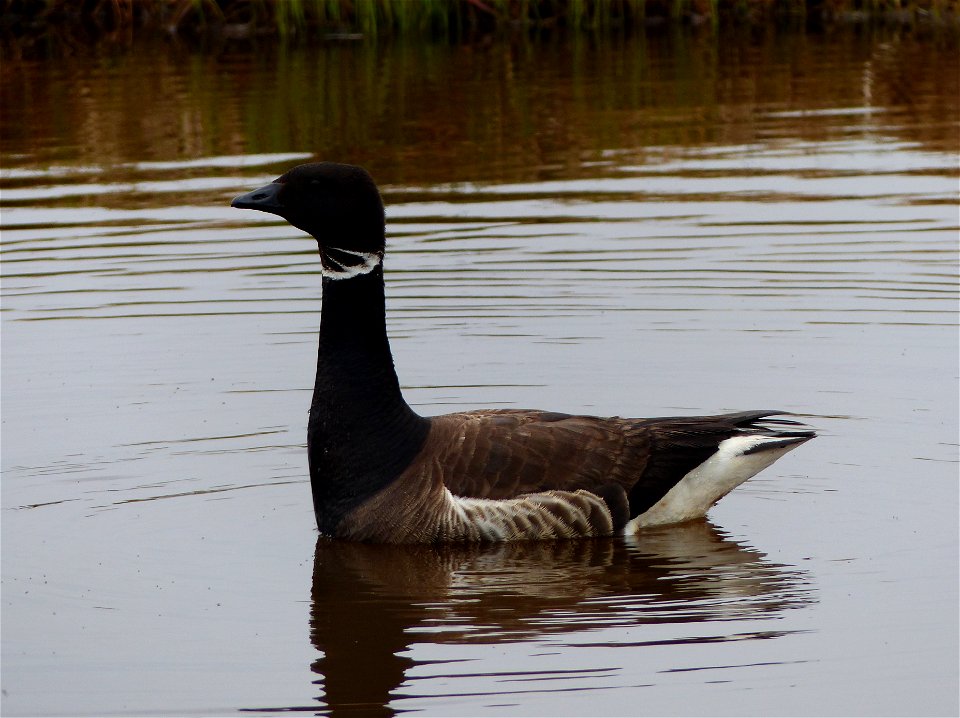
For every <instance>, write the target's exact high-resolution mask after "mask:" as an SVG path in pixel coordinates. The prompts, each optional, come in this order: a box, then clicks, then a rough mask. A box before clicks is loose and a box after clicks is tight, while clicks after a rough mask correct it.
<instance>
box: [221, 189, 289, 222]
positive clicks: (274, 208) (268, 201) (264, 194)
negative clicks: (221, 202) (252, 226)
mask: <svg viewBox="0 0 960 718" xmlns="http://www.w3.org/2000/svg"><path fill="white" fill-rule="evenodd" d="M281 189H283V185H282V184H280V183H279V182H271V183H270V184H268V185H264V186H263V187H261V188H260V189H255V190H253V191H252V192H247V193H246V194H242V195H240V196H239V197H236V198H235V199H234V200H233V202H231V203H230V206H231V207H236V208H238V209H258V210H260V211H261V212H270V213H271V214H279V215H281V216H282V214H283V209H284V207H283V202H281V201H280V190H281Z"/></svg>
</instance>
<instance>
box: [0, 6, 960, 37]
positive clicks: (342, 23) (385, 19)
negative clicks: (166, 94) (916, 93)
mask: <svg viewBox="0 0 960 718" xmlns="http://www.w3.org/2000/svg"><path fill="white" fill-rule="evenodd" d="M958 6H960V0H0V8H2V14H0V32H2V35H3V37H4V39H5V40H10V39H13V40H16V39H18V38H23V37H34V38H36V37H43V36H44V35H45V34H54V35H57V34H64V33H69V34H71V35H72V36H73V40H74V41H77V40H79V41H83V40H85V39H86V40H90V41H93V42H97V41H110V40H126V41H132V40H133V39H135V38H139V37H143V36H145V35H151V34H153V35H157V34H170V35H176V36H187V37H191V36H192V37H201V38H202V37H205V36H214V37H227V38H232V39H237V38H241V39H242V38H253V37H263V36H272V37H277V38H281V39H291V38H307V39H310V38H331V37H339V38H343V37H356V36H361V35H362V36H365V37H380V36H431V37H460V36H467V35H469V34H476V33H490V32H497V31H502V30H505V29H518V28H519V29H523V28H530V29H537V28H563V29H566V30H574V31H589V32H611V31H622V30H624V29H629V28H636V27H649V26H662V25H667V24H672V25H695V26H706V27H712V28H718V27H721V26H730V25H735V26H757V25H768V24H777V25H781V24H785V23H790V24H794V25H800V26H811V25H812V26H816V27H822V26H824V25H827V24H831V23H846V24H850V23H891V22H893V23H897V24H904V25H911V24H927V25H938V26H947V27H953V28H954V29H956V28H957V27H958Z"/></svg>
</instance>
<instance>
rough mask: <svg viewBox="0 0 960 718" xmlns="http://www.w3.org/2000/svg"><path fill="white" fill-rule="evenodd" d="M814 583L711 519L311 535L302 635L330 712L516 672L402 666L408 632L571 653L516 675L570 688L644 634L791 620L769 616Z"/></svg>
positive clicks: (411, 661)
mask: <svg viewBox="0 0 960 718" xmlns="http://www.w3.org/2000/svg"><path fill="white" fill-rule="evenodd" d="M814 595H815V594H814V591H813V588H812V587H811V586H810V585H809V582H808V578H807V576H806V574H805V572H803V571H800V570H797V569H796V568H791V567H787V566H782V565H778V564H776V563H774V562H771V561H769V560H767V559H766V558H765V557H764V556H763V555H762V554H761V553H760V552H758V551H757V550H756V549H753V548H750V547H749V546H745V545H743V544H741V543H738V542H736V541H733V540H731V539H729V538H728V537H727V536H725V535H724V533H723V532H722V531H720V530H719V529H717V528H716V527H715V526H713V525H711V524H710V523H709V522H694V523H691V524H687V525H684V526H680V527H675V528H673V529H670V530H658V531H651V532H649V533H647V534H645V535H644V536H643V538H642V540H631V541H628V542H625V541H621V540H595V541H556V542H544V543H515V544H508V545H503V546H423V547H410V546H387V547H384V546H369V545H358V544H346V543H342V542H335V541H329V540H326V539H322V538H321V539H319V540H318V542H317V548H316V557H315V561H314V572H313V591H312V594H311V621H310V635H311V640H312V642H313V644H314V646H316V648H317V650H318V651H320V652H321V653H322V654H323V657H322V658H321V659H319V660H318V661H317V662H316V663H315V664H314V665H313V670H314V671H315V672H316V673H318V674H320V676H321V679H320V680H319V681H318V683H320V684H321V685H322V686H323V696H322V699H321V700H322V703H323V705H324V706H325V707H326V708H327V709H328V710H329V711H330V712H331V713H332V714H333V715H346V714H354V715H392V714H393V713H394V712H395V711H397V710H399V711H403V710H404V704H405V703H404V702H405V700H409V699H410V698H415V697H416V696H418V695H421V694H423V695H427V694H429V695H430V697H431V698H433V699H436V698H437V697H438V695H437V694H436V693H434V692H430V691H436V690H437V688H435V687H433V686H434V684H439V685H441V686H442V685H443V684H444V683H445V682H446V683H450V682H452V683H458V680H459V682H460V683H463V684H464V686H465V687H466V690H465V691H463V690H462V689H461V688H460V686H459V685H458V686H457V688H456V689H454V688H452V687H448V688H447V689H446V690H448V691H449V690H456V692H455V693H453V694H451V695H463V694H464V693H469V692H471V690H470V682H471V680H472V681H473V682H474V685H473V686H472V689H473V690H472V692H473V693H474V694H476V693H477V691H480V693H483V692H484V691H486V692H488V693H489V695H491V696H493V695H498V696H501V697H504V696H509V695H510V694H511V692H512V691H511V689H510V686H509V683H510V682H511V681H514V682H515V681H516V680H518V673H517V672H516V671H510V670H504V671H503V672H501V673H496V672H490V670H491V669H490V667H489V666H487V667H485V668H484V669H483V670H485V671H486V672H485V673H484V674H483V675H482V676H478V675H476V674H475V673H473V672H472V671H475V670H477V668H471V663H475V661H471V660H469V659H458V658H454V659H452V660H436V661H429V662H426V663H425V664H424V670H422V671H419V672H416V673H415V675H411V674H412V673H413V672H412V671H411V669H413V668H414V667H415V666H417V665H418V663H420V662H419V661H418V660H417V658H416V651H414V650H412V649H413V648H414V646H415V645H416V644H417V643H419V642H422V641H430V642H431V643H435V644H450V645H463V644H505V643H516V642H525V643H528V644H535V645H537V646H540V647H541V648H540V650H546V648H547V647H552V649H553V650H562V649H565V650H567V651H569V655H568V656H567V661H568V664H569V666H578V665H579V666H581V667H580V668H576V669H571V668H567V669H565V670H560V671H557V670H554V669H551V668H549V667H545V668H542V669H541V668H539V667H538V661H537V660H536V658H535V656H531V658H530V661H529V663H528V664H527V670H525V671H523V672H521V673H520V674H519V675H521V676H522V680H523V681H524V684H523V692H537V691H548V690H569V689H571V686H574V687H575V686H577V685H578V684H579V685H580V686H581V687H583V685H582V681H583V678H584V676H590V677H591V680H592V679H595V678H596V677H597V676H595V675H593V674H596V673H598V672H602V673H603V674H605V676H606V677H607V678H612V677H616V676H617V675H618V674H619V673H621V672H622V671H623V670H624V669H625V668H626V667H627V664H628V663H629V660H630V658H629V656H630V654H631V653H632V652H633V651H635V650H642V649H643V648H644V647H654V646H663V645H670V644H682V643H688V642H689V643H696V644H706V643H720V642H726V641H744V640H751V641H752V640H763V639H768V638H776V637H780V636H783V635H786V634H787V633H791V632H794V631H795V630H796V629H789V628H786V629H785V628H784V627H783V626H780V625H778V624H777V622H776V619H778V618H780V617H781V615H782V614H783V612H784V611H786V610H788V609H791V608H798V607H802V606H805V605H807V604H808V603H810V602H811V601H812V600H814ZM768 621H769V623H767V622H768ZM746 622H751V623H749V626H750V629H749V631H746V632H745V630H744V626H745V625H746ZM656 624H671V625H672V628H671V632H670V633H669V634H662V633H656V632H652V633H651V635H650V636H649V637H645V635H646V634H645V632H644V630H643V628H644V627H646V626H655V625H656ZM681 627H682V628H681ZM627 629H630V630H627ZM594 636H596V637H594ZM574 637H575V638H574ZM598 648H599V649H603V648H606V649H618V650H614V651H609V652H608V655H607V657H606V659H605V660H606V664H605V667H603V668H597V667H593V665H592V664H593V663H594V662H595V657H594V656H592V655H589V652H590V649H598ZM531 650H533V651H534V653H536V649H531ZM582 653H587V654H588V655H585V656H583V657H580V654H582ZM624 661H626V662H627V663H623V662H624ZM671 668H672V667H671V666H668V665H665V666H663V670H665V671H666V670H670V669H671ZM650 678H651V679H652V678H653V677H652V676H651V677H650ZM491 683H492V684H493V686H491ZM422 684H426V686H423V685H422ZM478 684H479V685H478ZM440 690H443V689H442V688H441V689H440Z"/></svg>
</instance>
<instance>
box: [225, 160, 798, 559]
mask: <svg viewBox="0 0 960 718" xmlns="http://www.w3.org/2000/svg"><path fill="white" fill-rule="evenodd" d="M231 205H232V206H233V207H236V208H240V209H253V210H259V211H261V212H267V213H270V214H274V215H277V216H279V217H282V218H283V219H285V220H286V221H287V222H289V223H290V224H291V225H293V226H294V227H296V228H298V229H300V230H302V231H304V232H306V233H307V234H310V235H312V236H313V237H314V238H315V239H316V240H317V243H318V245H319V250H320V270H321V274H322V293H323V302H322V307H321V311H320V331H319V351H318V359H317V373H316V383H315V385H314V390H313V400H312V402H311V405H310V414H309V419H308V423H307V455H308V464H309V472H310V485H311V489H312V494H313V506H314V512H315V514H316V520H317V527H318V529H319V531H320V533H321V534H323V535H326V536H329V537H331V538H335V539H344V540H353V541H364V542H375V543H439V542H467V541H472V542H479V541H489V542H492V541H517V540H542V539H562V538H578V537H599V536H613V535H618V534H626V535H632V534H636V533H638V532H640V531H641V530H642V529H643V528H645V527H649V526H660V525H665V524H673V523H681V522H685V521H690V520H693V519H698V518H702V517H704V516H705V515H706V513H707V511H708V510H709V509H710V508H711V507H712V506H713V505H714V504H715V503H716V502H717V501H719V500H720V499H721V498H722V497H723V496H725V495H726V494H728V493H729V492H730V491H732V490H733V489H734V488H736V487H737V486H739V485H740V484H742V483H743V482H744V481H746V480H747V479H749V478H750V477H751V476H753V475H755V474H756V473H757V472H759V471H761V470H762V469H764V468H766V467H767V466H769V465H770V464H772V463H773V462H774V461H776V460H777V459H778V458H780V457H781V456H783V455H784V454H785V453H787V452H788V451H790V450H791V449H794V448H796V447H797V446H799V445H800V444H802V443H804V442H805V441H808V440H809V439H811V438H813V437H814V436H815V432H814V431H812V430H810V429H809V428H808V427H806V426H805V425H804V424H802V423H800V422H798V421H795V420H793V419H788V418H785V417H786V416H790V414H789V413H788V412H782V411H772V410H759V411H744V412H739V413H733V414H720V415H716V416H689V417H664V418H652V419H631V418H621V417H609V418H601V417H595V416H578V415H571V414H563V413H558V412H554V411H536V410H519V409H481V410H477V411H466V412H459V413H454V414H445V415H441V416H431V417H426V416H420V415H419V414H417V413H416V412H415V411H414V410H413V409H412V408H411V407H410V406H409V404H407V402H406V401H405V400H404V398H403V395H402V393H401V390H400V383H399V380H398V378H397V373H396V370H395V368H394V362H393V356H392V354H391V351H390V343H389V340H388V338H387V325H386V303H385V298H384V274H383V259H384V250H385V242H386V226H385V225H386V218H385V212H384V205H383V201H382V200H381V197H380V193H379V191H378V189H377V186H376V184H375V183H374V181H373V179H372V177H371V176H370V174H369V173H368V172H367V171H366V170H364V169H363V168H362V167H358V166H353V165H345V164H337V163H331V162H319V163H309V164H303V165H298V166H296V167H293V168H292V169H290V170H289V171H287V172H286V173H285V174H283V175H281V176H280V177H278V178H277V179H275V180H274V181H273V182H270V183H269V184H267V185H265V186H264V187H261V188H259V189H256V190H253V191H251V192H248V193H246V194H243V195H241V196H239V197H237V198H235V199H234V200H233V201H232V203H231Z"/></svg>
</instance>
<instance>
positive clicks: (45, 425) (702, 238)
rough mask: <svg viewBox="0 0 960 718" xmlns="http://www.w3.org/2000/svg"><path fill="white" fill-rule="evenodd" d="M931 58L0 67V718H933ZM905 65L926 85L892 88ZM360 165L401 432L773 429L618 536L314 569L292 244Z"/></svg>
mask: <svg viewBox="0 0 960 718" xmlns="http://www.w3.org/2000/svg"><path fill="white" fill-rule="evenodd" d="M955 59H956V45H955V43H954V42H952V41H947V40H944V39H943V38H940V39H937V38H932V39H922V38H921V39H916V38H912V37H908V36H900V35H890V36H885V35H884V36H877V37H874V36H871V35H869V34H862V35H856V36H854V35H849V36H848V35H841V36H839V37H833V38H823V37H813V36H811V37H807V36H787V37H780V38H759V39H758V38H752V39H750V40H749V41H746V40H737V39H734V38H730V39H727V40H726V41H724V42H720V43H715V42H714V41H712V40H703V39H699V40H698V39H696V38H692V37H685V36H677V37H674V38H673V39H672V40H670V41H666V40H656V39H653V38H651V39H649V40H647V41H641V40H640V39H635V40H632V41H625V40H621V41H617V42H611V43H608V44H596V43H589V42H581V43H573V44H566V43H561V42H556V43H543V44H542V45H541V44H537V43H533V44H525V43H524V44H519V45H510V44H507V43H503V44H501V43H493V44H492V45H489V46H486V45H481V46H467V47H445V46H426V47H408V46H405V45H398V46H384V47H379V48H377V47H374V46H372V45H367V44H363V43H360V44H351V45H331V46H323V47H319V48H300V49H296V48H292V49H288V50H287V51H282V52H281V51H278V50H273V49H263V48H261V49H259V50H257V51H256V52H253V51H252V50H251V49H250V48H224V49H221V50H220V51H219V52H209V53H206V54H190V53H187V52H186V51H183V50H178V49H176V48H160V49H159V50H155V51H153V52H150V53H139V54H138V53H129V54H123V53H121V54H119V55H102V56H87V55H84V54H81V55H80V56H74V57H70V58H61V59H53V60H29V59H22V60H19V61H16V62H8V63H5V65H4V68H3V84H2V88H0V89H2V95H3V96H2V100H3V102H2V109H0V120H2V124H0V129H2V147H0V149H2V155H0V158H2V174H0V179H2V185H0V199H2V280H3V287H2V289H3V294H2V301H3V304H2V320H3V324H2V400H3V402H2V422H3V423H2V466H3V482H2V505H3V512H2V532H3V534H2V539H3V542H2V558H3V565H2V568H3V579H2V580H3V582H2V605H3V611H2V621H3V625H2V629H3V636H2V642H3V677H2V683H3V711H4V713H5V714H7V715H19V714H26V715H46V714H61V715H154V714H163V715H168V714H189V715H201V714H202V715H209V714H217V715H220V714H236V713H239V712H243V711H254V712H258V713H263V714H272V713H280V712H285V711H291V710H293V711H306V712H317V713H334V714H339V713H344V714H347V713H353V714H356V715H390V714H392V713H394V712H397V711H417V712H421V713H423V714H424V715H437V716H440V715H478V714H482V715H521V714H522V715H664V714H682V715H687V714H706V715H743V714H752V715H775V714H776V715H791V714H830V715H835V714H864V715H876V714H909V715H927V714H956V713H957V711H958V709H960V708H958V699H957V691H958V680H957V674H958V658H957V656H958V643H957V635H958V623H957V600H958V595H957V585H958V556H957V528H958V518H957V516H958V513H957V512H958V497H957V486H958V482H957V479H958V474H957V435H958V406H957V402H958V399H957V365H958V336H957V324H956V322H957V271H956V270H957V239H958V212H957V187H958V185H957V181H958V167H957V150H958V147H957V142H958V140H957V137H958V129H960V124H958V118H960V111H958V104H960V100H958V96H957V85H958V80H957V63H956V62H955ZM917 67H937V68H938V71H937V72H935V73H917V72H916V71H915V68H917ZM313 158H318V159H333V160H340V161H351V162H356V163H361V164H364V165H365V166H368V167H369V168H370V170H371V171H372V172H373V174H374V176H375V177H376V178H377V180H378V182H380V184H381V187H382V191H383V194H384V198H385V201H386V203H387V207H388V210H387V211H388V223H389V229H388V255H387V260H386V261H387V264H386V267H387V293H388V323H389V328H390V333H391V339H392V342H393V349H394V354H395V358H396V363H397V368H398V371H399V374H400V377H401V383H402V385H403V388H404V392H405V395H406V397H407V399H408V401H410V402H411V404H413V405H414V406H415V408H416V409H417V410H418V411H420V412H422V413H424V414H436V413H442V412H445V411H452V410H458V409H463V408H474V407H481V406H500V407H536V408H544V409H556V410H561V411H570V412H582V413H590V414H601V415H613V414H620V415H635V416H648V415H649V416H653V415H664V414H666V415H673V414H680V413H690V414H703V413H713V412H721V411H733V410H739V409H750V408H767V407H773V408H782V409H786V410H790V411H794V412H797V413H798V414H800V415H801V416H802V417H803V418H804V420H805V421H807V422H809V423H811V424H812V425H814V426H815V427H816V428H818V430H819V431H820V434H821V435H820V437H819V438H817V439H816V440H815V441H813V442H810V443H809V444H807V445H805V446H803V447H802V448H801V449H799V450H797V451H796V452H793V453H791V454H790V455H789V456H787V457H786V458H784V459H783V460H781V461H780V462H778V463H777V464H776V465H775V466H774V467H772V468H771V469H768V470H767V471H765V472H764V473H762V474H761V475H760V476H758V477H756V478H754V479H753V480H751V481H750V482H749V483H748V484H746V485H745V486H743V487H741V488H740V489H738V490H736V491H735V492H734V493H733V494H732V495H730V496H729V497H727V498H726V499H724V500H723V501H722V502H721V503H720V504H719V505H718V506H717V507H715V509H714V510H713V511H712V512H711V514H710V518H709V520H708V521H705V522H696V523H693V524H689V525H684V526H680V527H674V528H669V529H663V530H657V531H651V532H648V533H645V534H642V535H640V536H639V537H637V538H636V539H633V540H629V541H625V540H622V539H616V540H597V541H574V542H560V543H551V544H543V545H526V544H524V545H511V546H492V547H406V548H404V547H380V546H361V545H342V544H337V543H331V542H328V541H325V540H323V539H318V538H317V534H316V530H315V525H314V520H313V515H312V507H311V503H310V489H309V483H308V480H307V471H306V452H305V449H304V443H305V424H306V414H307V406H308V404H309V397H310V389H311V387H312V381H313V376H312V373H313V367H314V364H315V351H316V329H317V323H318V317H319V314H318V312H319V307H320V302H321V293H320V277H319V273H318V262H317V258H316V256H315V245H314V243H313V241H312V240H310V239H309V238H306V237H304V236H303V235H302V234H301V233H299V232H298V231H297V230H294V229H293V228H291V227H289V226H287V225H286V224H284V223H282V222H280V221H278V220H276V219H275V218H272V217H270V216H266V215H262V216H261V215H258V214H255V213H251V212H239V211H237V210H232V209H230V208H229V200H230V198H231V197H233V196H234V195H236V194H239V193H240V192H241V191H245V190H247V189H250V188H252V187H255V186H257V185H258V184H259V183H262V182H264V181H267V180H269V179H272V178H273V177H275V176H276V175H277V174H279V173H280V172H282V171H283V170H284V169H285V168H287V167H289V166H291V165H293V164H296V163H298V162H301V161H305V160H310V159H313Z"/></svg>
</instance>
